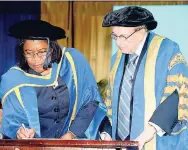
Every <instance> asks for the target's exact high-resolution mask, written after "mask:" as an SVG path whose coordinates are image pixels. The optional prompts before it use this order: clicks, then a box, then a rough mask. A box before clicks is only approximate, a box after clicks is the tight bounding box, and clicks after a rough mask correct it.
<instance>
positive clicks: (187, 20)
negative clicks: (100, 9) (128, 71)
mask: <svg viewBox="0 0 188 150" xmlns="http://www.w3.org/2000/svg"><path fill="white" fill-rule="evenodd" d="M141 6H142V7H144V8H146V9H148V10H150V11H151V12H152V14H153V15H154V18H155V19H156V20H157V22H158V26H157V28H156V29H155V30H153V31H154V32H155V33H157V34H159V35H162V36H165V37H167V38H169V39H171V40H173V41H175V42H177V43H178V44H179V46H180V50H181V52H182V53H183V55H184V56H185V59H186V60H187V61H188V17H187V14H188V5H147V6H146V5H141ZM123 7H126V6H114V7H113V9H114V10H117V9H120V8H123ZM116 51H117V46H116V45H115V41H113V42H112V55H113V54H114V53H115V52H116Z"/></svg>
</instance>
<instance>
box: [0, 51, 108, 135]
mask: <svg viewBox="0 0 188 150" xmlns="http://www.w3.org/2000/svg"><path fill="white" fill-rule="evenodd" d="M58 76H60V77H61V78H62V80H63V81H64V82H65V84H66V85H67V88H68V91H69V112H68V115H67V116H66V118H65V121H64V124H63V126H62V130H61V133H60V134H61V135H63V134H65V133H66V132H67V131H68V130H69V127H70V124H71V123H72V122H73V121H74V119H75V116H76V115H77V114H78V112H79V110H80V109H81V108H82V107H83V106H85V105H86V104H88V103H89V102H90V101H92V100H95V101H97V102H98V108H97V110H96V112H95V114H94V117H93V119H92V121H91V123H90V125H89V127H88V128H87V130H86V131H85V132H84V133H85V135H86V138H87V139H95V138H96V136H97V132H98V127H99V125H100V123H101V121H102V120H103V118H104V116H105V114H106V107H105V105H104V104H103V101H102V98H101V96H100V94H99V92H98V88H97V84H96V81H95V78H94V75H93V73H92V71H91V68H90V65H89V64H88V62H87V60H86V59H85V57H84V56H83V55H82V54H81V53H79V52H78V51H77V50H75V49H74V48H67V49H66V50H65V53H64V55H63V57H62V59H61V61H60V63H59V64H57V63H53V64H52V72H51V74H49V75H47V76H37V75H31V74H28V73H26V72H24V71H23V70H21V69H20V68H18V67H13V68H11V69H10V70H9V71H7V72H6V73H5V74H4V75H3V76H2V78H1V84H0V99H2V104H3V120H2V128H1V130H2V131H1V132H2V133H3V134H4V135H6V136H8V137H10V138H16V132H17V130H18V129H19V127H20V126H21V124H22V123H23V124H25V125H26V126H27V127H29V128H35V131H36V134H35V136H36V137H39V138H40V137H41V131H40V122H39V112H38V102H37V93H36V90H35V88H36V87H48V86H53V85H55V83H56V81H57V79H58Z"/></svg>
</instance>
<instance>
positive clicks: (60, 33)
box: [8, 20, 66, 40]
mask: <svg viewBox="0 0 188 150" xmlns="http://www.w3.org/2000/svg"><path fill="white" fill-rule="evenodd" d="M8 35H9V36H12V37H15V38H19V39H27V38H33V37H36V38H37V37H42V38H43V37H44V38H49V39H50V40H58V39H62V38H65V37H66V33H65V31H64V30H63V29H62V28H60V27H57V26H54V25H51V24H50V23H48V22H46V21H42V20H24V21H20V22H18V23H16V24H14V25H12V26H11V27H10V28H9V34H8Z"/></svg>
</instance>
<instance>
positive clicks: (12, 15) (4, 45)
mask: <svg viewBox="0 0 188 150" xmlns="http://www.w3.org/2000/svg"><path fill="white" fill-rule="evenodd" d="M26 19H30V20H33V19H40V1H31V2H18V1H17V2H16V1H15V2H10V1H8V2H2V1H1V2H0V76H1V75H2V74H3V73H5V72H6V71H7V70H8V69H9V68H10V67H11V66H13V65H15V64H16V50H15V47H16V45H17V42H18V40H16V39H15V38H12V37H9V36H8V35H7V34H8V28H9V27H10V26H11V25H12V24H14V23H16V22H19V21H21V20H26Z"/></svg>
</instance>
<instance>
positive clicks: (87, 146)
mask: <svg viewBox="0 0 188 150" xmlns="http://www.w3.org/2000/svg"><path fill="white" fill-rule="evenodd" d="M137 146H138V142H136V141H96V140H60V139H22V140H11V139H8V140H5V139H3V140H0V150H121V149H126V150H138V147H137Z"/></svg>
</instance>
